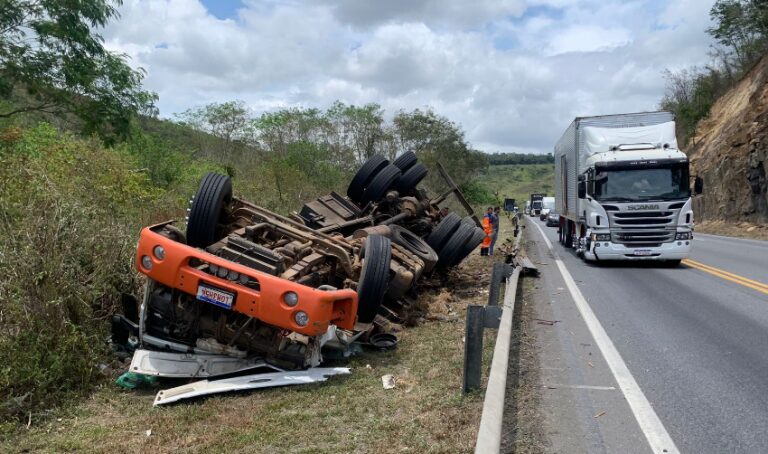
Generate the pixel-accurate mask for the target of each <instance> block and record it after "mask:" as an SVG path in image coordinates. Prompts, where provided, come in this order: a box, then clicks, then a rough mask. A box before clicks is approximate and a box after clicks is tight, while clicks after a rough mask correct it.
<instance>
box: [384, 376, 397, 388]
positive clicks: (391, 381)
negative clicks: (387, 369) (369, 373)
mask: <svg viewBox="0 0 768 454" xmlns="http://www.w3.org/2000/svg"><path fill="white" fill-rule="evenodd" d="M381 385H382V386H383V387H384V389H394V388H395V376H394V375H391V374H387V375H382V376H381Z"/></svg>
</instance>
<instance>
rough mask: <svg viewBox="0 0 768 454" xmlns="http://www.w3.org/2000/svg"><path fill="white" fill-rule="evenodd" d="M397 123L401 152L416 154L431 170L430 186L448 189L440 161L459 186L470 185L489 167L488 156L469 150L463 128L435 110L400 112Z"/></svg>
mask: <svg viewBox="0 0 768 454" xmlns="http://www.w3.org/2000/svg"><path fill="white" fill-rule="evenodd" d="M393 123H394V135H395V137H396V142H397V143H398V144H399V146H400V151H401V152H402V151H408V150H410V151H413V152H414V153H416V154H417V155H418V156H419V160H420V161H421V162H422V163H423V164H424V165H426V166H427V167H429V168H430V173H429V175H428V177H427V185H429V186H430V187H432V188H433V189H436V190H438V191H441V190H443V189H445V185H444V183H443V181H442V178H441V177H440V174H439V172H438V171H437V163H438V162H440V163H441V164H443V166H444V167H445V168H446V170H447V171H448V173H449V174H450V175H451V176H452V177H453V179H454V181H455V182H456V183H457V184H458V185H463V184H465V183H467V182H468V181H470V180H471V179H472V178H474V177H475V176H476V175H477V173H478V172H479V171H480V170H482V169H484V168H486V167H487V166H488V158H487V156H486V155H485V153H482V152H480V151H477V150H472V149H471V148H470V147H469V145H468V144H467V142H466V140H465V139H464V132H463V131H462V130H461V128H460V127H459V126H458V125H457V124H455V123H453V122H452V121H450V120H449V119H447V118H445V117H443V116H440V115H437V114H436V113H434V112H433V111H432V110H425V111H422V110H420V109H416V110H414V111H412V112H404V111H400V112H398V113H397V114H396V115H395V118H394V120H393Z"/></svg>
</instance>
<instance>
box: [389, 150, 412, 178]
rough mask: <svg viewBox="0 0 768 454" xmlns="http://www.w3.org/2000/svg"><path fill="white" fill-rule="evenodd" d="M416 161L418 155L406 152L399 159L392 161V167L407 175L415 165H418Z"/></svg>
mask: <svg viewBox="0 0 768 454" xmlns="http://www.w3.org/2000/svg"><path fill="white" fill-rule="evenodd" d="M416 160H417V158H416V153H414V152H412V151H406V152H405V153H403V154H401V155H400V156H398V157H397V159H395V160H394V161H392V165H393V166H396V167H397V168H398V169H400V171H401V172H403V173H405V171H406V170H408V169H410V168H411V167H413V165H414V164H416Z"/></svg>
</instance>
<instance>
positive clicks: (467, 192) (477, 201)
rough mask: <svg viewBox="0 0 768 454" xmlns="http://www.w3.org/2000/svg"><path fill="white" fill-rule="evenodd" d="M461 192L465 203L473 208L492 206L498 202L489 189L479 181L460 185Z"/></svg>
mask: <svg viewBox="0 0 768 454" xmlns="http://www.w3.org/2000/svg"><path fill="white" fill-rule="evenodd" d="M461 192H462V193H463V194H464V197H466V199H467V201H468V202H469V203H470V204H471V205H474V206H482V205H493V204H496V203H498V202H499V200H498V198H497V197H496V196H494V195H493V193H492V192H491V188H490V187H489V186H488V185H486V184H483V182H481V181H479V180H472V181H468V182H467V183H464V184H463V185H461Z"/></svg>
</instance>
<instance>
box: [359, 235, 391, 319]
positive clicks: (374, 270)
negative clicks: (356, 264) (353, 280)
mask: <svg viewBox="0 0 768 454" xmlns="http://www.w3.org/2000/svg"><path fill="white" fill-rule="evenodd" d="M391 259H392V246H391V243H390V241H389V238H387V237H383V236H381V235H369V236H368V237H367V238H366V239H365V258H364V259H363V268H362V271H361V272H360V282H358V283H357V301H358V303H357V321H358V322H360V323H371V322H373V319H374V317H376V314H377V313H378V312H379V307H381V303H382V302H383V301H384V295H386V293H387V286H388V285H389V266H390V261H391Z"/></svg>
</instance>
